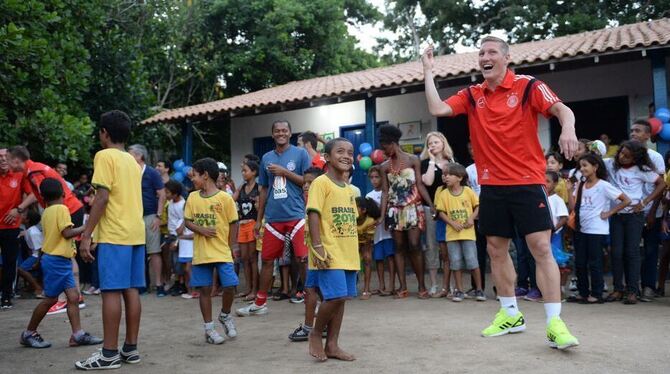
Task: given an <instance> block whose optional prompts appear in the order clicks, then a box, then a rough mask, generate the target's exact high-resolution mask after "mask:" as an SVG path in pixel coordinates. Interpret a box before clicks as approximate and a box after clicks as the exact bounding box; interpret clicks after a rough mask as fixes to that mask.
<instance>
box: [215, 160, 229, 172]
mask: <svg viewBox="0 0 670 374" xmlns="http://www.w3.org/2000/svg"><path fill="white" fill-rule="evenodd" d="M216 165H217V166H218V167H219V170H225V171H228V168H227V167H226V164H224V163H223V162H220V161H219V162H217V163H216Z"/></svg>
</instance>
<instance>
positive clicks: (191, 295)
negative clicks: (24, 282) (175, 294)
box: [181, 291, 200, 300]
mask: <svg viewBox="0 0 670 374" xmlns="http://www.w3.org/2000/svg"><path fill="white" fill-rule="evenodd" d="M181 297H182V299H187V300H190V299H197V298H199V297H200V293H199V292H195V291H194V292H191V293H188V292H187V293H183V294H181Z"/></svg>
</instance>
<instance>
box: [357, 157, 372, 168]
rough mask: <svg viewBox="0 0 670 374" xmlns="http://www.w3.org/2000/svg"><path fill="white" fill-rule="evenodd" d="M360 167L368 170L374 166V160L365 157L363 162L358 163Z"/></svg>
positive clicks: (362, 159)
mask: <svg viewBox="0 0 670 374" xmlns="http://www.w3.org/2000/svg"><path fill="white" fill-rule="evenodd" d="M358 165H359V166H360V167H361V169H363V170H368V169H369V168H370V166H372V160H371V159H370V157H368V156H365V157H363V158H361V160H360V161H359V162H358Z"/></svg>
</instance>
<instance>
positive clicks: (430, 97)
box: [421, 45, 453, 117]
mask: <svg viewBox="0 0 670 374" xmlns="http://www.w3.org/2000/svg"><path fill="white" fill-rule="evenodd" d="M421 62H422V63H423V78H424V83H425V86H426V87H425V92H426V101H427V102H428V111H429V112H430V114H432V115H434V116H436V117H449V116H451V115H452V114H453V110H452V109H451V107H450V106H449V104H447V103H445V102H444V101H442V99H440V94H439V93H438V92H437V87H436V86H435V80H434V78H433V65H434V64H435V57H434V56H433V46H432V45H431V46H429V47H428V48H426V50H425V51H424V52H423V56H421Z"/></svg>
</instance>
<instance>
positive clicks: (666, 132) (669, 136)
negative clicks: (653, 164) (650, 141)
mask: <svg viewBox="0 0 670 374" xmlns="http://www.w3.org/2000/svg"><path fill="white" fill-rule="evenodd" d="M658 136H659V137H660V138H661V139H663V140H665V141H666V142H667V141H670V123H668V122H666V123H664V124H663V127H662V128H661V131H660V132H659V133H658Z"/></svg>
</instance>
